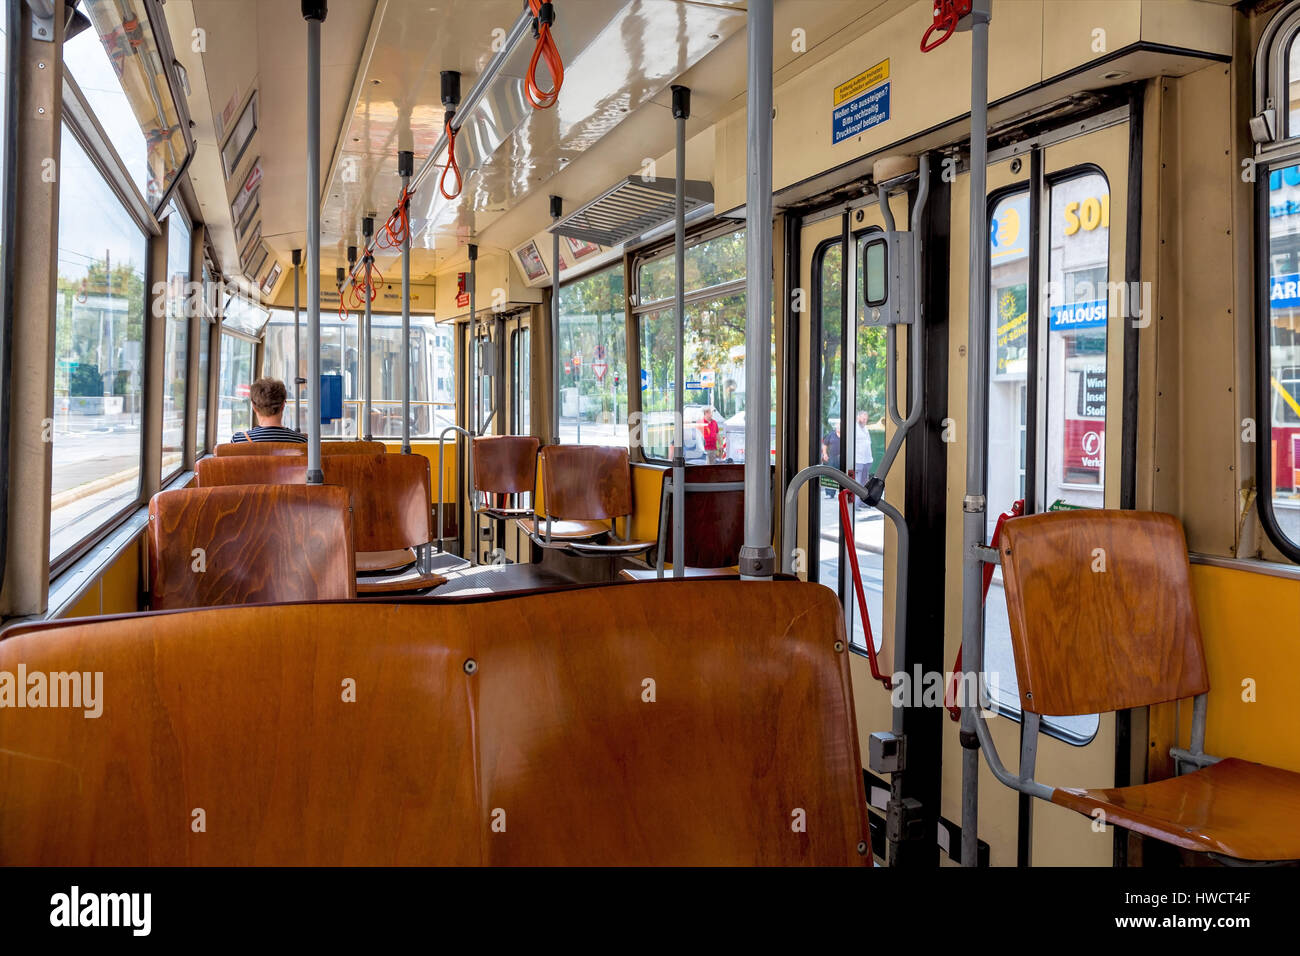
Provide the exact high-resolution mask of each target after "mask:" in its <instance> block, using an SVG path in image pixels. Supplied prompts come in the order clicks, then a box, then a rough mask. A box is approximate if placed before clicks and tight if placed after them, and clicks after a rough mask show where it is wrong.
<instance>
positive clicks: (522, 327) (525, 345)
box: [500, 309, 533, 562]
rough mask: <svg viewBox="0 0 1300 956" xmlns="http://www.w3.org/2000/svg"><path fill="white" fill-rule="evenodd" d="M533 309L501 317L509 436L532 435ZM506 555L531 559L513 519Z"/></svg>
mask: <svg viewBox="0 0 1300 956" xmlns="http://www.w3.org/2000/svg"><path fill="white" fill-rule="evenodd" d="M531 318H532V316H531V310H529V309H522V310H520V311H518V312H514V313H511V314H509V315H506V316H504V317H503V318H502V320H501V325H500V332H501V343H502V349H501V351H502V352H503V354H504V367H503V369H502V375H501V377H500V379H501V381H500V384H501V399H500V401H501V405H502V410H501V412H500V414H502V415H504V418H503V419H502V424H503V428H502V431H503V432H504V433H506V434H510V435H531V434H533V413H532V388H533V369H532V332H531V329H532V326H531ZM502 534H503V536H504V541H503V542H502V546H503V548H504V551H505V556H506V558H507V559H508V560H510V561H512V562H525V561H528V560H529V554H530V551H531V548H530V547H529V542H528V536H527V535H525V534H524V533H523V532H522V531H520V530H519V528H518V527H517V526H516V525H515V524H514V523H513V522H511V523H510V524H509V526H508V527H507V528H505V529H504V530H503V532H502Z"/></svg>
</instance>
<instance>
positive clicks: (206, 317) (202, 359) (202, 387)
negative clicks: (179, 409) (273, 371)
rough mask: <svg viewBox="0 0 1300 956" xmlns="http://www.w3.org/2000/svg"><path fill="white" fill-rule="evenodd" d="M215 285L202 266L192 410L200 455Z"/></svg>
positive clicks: (207, 268)
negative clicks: (196, 385) (196, 383)
mask: <svg viewBox="0 0 1300 956" xmlns="http://www.w3.org/2000/svg"><path fill="white" fill-rule="evenodd" d="M216 296H217V284H216V283H215V282H213V281H212V271H211V266H210V265H209V264H208V263H206V262H205V263H204V264H203V302H202V305H201V306H200V319H199V340H198V341H197V342H195V343H194V346H195V348H197V349H198V350H199V390H198V391H199V394H198V402H197V407H196V408H195V409H194V452H195V455H196V456H198V455H201V454H203V452H205V451H206V450H207V435H208V369H209V361H208V353H209V352H210V351H211V349H212V323H213V322H214V321H215V320H216V315H217V308H216Z"/></svg>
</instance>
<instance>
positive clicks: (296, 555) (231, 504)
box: [148, 485, 356, 610]
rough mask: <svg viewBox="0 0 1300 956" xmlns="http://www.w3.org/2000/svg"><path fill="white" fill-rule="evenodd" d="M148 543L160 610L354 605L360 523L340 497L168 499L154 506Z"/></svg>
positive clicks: (281, 493) (152, 592)
mask: <svg viewBox="0 0 1300 956" xmlns="http://www.w3.org/2000/svg"><path fill="white" fill-rule="evenodd" d="M148 537H149V606H150V607H151V608H153V609H155V610H167V609H171V608H190V607H210V606H213V605H219V604H257V603H261V602H270V601H304V600H320V599H330V598H352V597H355V596H356V585H355V577H356V572H355V566H354V558H353V552H352V514H351V511H350V509H349V506H348V494H347V492H346V491H345V490H344V489H341V488H329V487H320V486H317V487H308V486H306V485H302V486H295V485H254V486H248V485H243V486H228V487H221V488H181V489H177V490H174V491H162V492H159V493H158V494H156V495H154V496H153V498H152V500H150V502H149V534H148Z"/></svg>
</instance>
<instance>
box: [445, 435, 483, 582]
mask: <svg viewBox="0 0 1300 956" xmlns="http://www.w3.org/2000/svg"><path fill="white" fill-rule="evenodd" d="M448 432H458V433H460V434H461V435H464V436H465V438H466V439H467V440H466V442H465V446H466V448H467V449H468V450H467V452H466V454H467V455H468V456H469V462H470V468H471V469H472V468H473V464H474V435H473V434H472V433H471V432H469V431H468V430H467V429H464V428H461V427H460V426H459V425H448V426H447V427H446V428H444V429H443V430H442V431H441V432H439V434H438V553H439V554H446V553H447V549H446V548H444V547H443V541H445V540H446V535H445V534H444V533H443V528H444V527H446V526H445V525H444V524H443V520H442V473H443V469H442V450H443V448H445V447H446V443H447V433H448ZM471 473H472V472H471ZM469 498H470V506H471V508H473V507H476V503H475V501H474V489H473V488H471V489H469ZM472 560H473V559H472V558H471V561H472Z"/></svg>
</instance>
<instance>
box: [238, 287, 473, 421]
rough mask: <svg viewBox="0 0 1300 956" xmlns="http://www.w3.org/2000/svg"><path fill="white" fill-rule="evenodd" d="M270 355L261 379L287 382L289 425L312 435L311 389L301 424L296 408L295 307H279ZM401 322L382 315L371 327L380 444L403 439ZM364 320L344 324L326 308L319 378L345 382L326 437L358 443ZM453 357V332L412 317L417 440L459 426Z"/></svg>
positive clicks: (303, 347)
mask: <svg viewBox="0 0 1300 956" xmlns="http://www.w3.org/2000/svg"><path fill="white" fill-rule="evenodd" d="M298 336H299V341H300V345H299V349H298V356H299V362H300V364H301V370H300V372H299V374H300V376H301V377H302V378H306V377H307V316H306V313H305V312H302V313H300V314H299V330H298ZM264 342H265V345H266V349H265V355H264V357H263V361H262V374H263V375H267V376H270V377H271V378H278V379H280V380H281V381H282V382H284V384H285V388H286V389H287V391H288V393H289V396H290V397H289V402H288V404H287V405H286V406H285V413H284V423H285V425H287V426H289V427H291V428H297V429H299V430H300V431H305V430H306V421H307V419H306V414H307V408H306V400H307V392H308V391H309V390H310V385H305V386H303V396H302V401H303V416H304V417H303V421H302V424H299V422H298V420H297V417H296V408H295V405H294V400H293V395H294V388H293V379H294V377H295V373H294V367H293V357H294V325H293V310H292V309H273V310H271V313H270V321H268V322H267V324H266V336H265V339H264ZM401 355H402V317H401V316H400V315H390V314H387V313H379V312H376V313H374V314H373V316H372V317H371V324H370V381H371V385H370V393H371V407H370V434H371V435H373V436H374V437H375V438H400V437H401V434H402V380H401V375H402V366H401ZM363 364H364V358H362V356H361V346H360V322H359V320H358V319H357V318H356V316H355V314H353V315H352V316H351V317H350V318H349V319H348V320H347V321H346V322H340V321H339V319H338V313H337V312H331V311H330V310H328V309H322V310H321V374H322V375H341V376H342V377H343V414H344V417H343V418H342V419H340V420H339V421H336V422H332V423H329V424H325V425H322V426H321V435H322V437H325V438H356V437H358V436H362V435H364V434H365V428H364V427H362V423H361V421H360V419H361V399H362V395H361V369H362V366H363ZM453 368H454V352H453V348H452V342H451V330H450V327H448V326H440V325H435V324H434V321H433V317H432V316H427V315H412V316H411V429H410V430H411V435H412V437H418V438H430V437H436V436H437V434H438V433H439V432H440V431H442V429H444V428H446V427H447V426H448V425H452V424H455V420H456V418H455V404H454V402H455V391H454V388H455V381H454V379H455V376H454V374H453Z"/></svg>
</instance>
